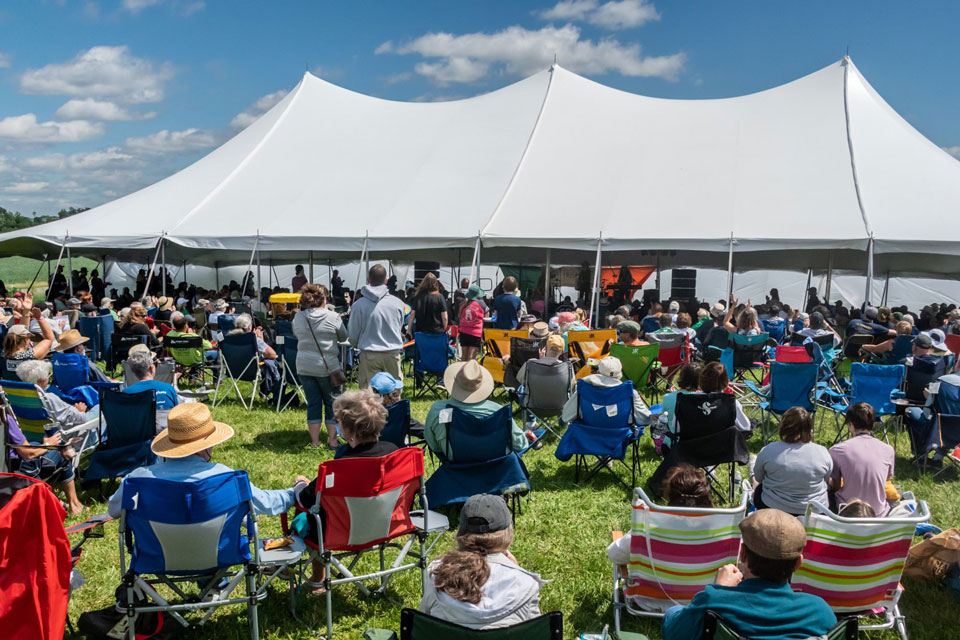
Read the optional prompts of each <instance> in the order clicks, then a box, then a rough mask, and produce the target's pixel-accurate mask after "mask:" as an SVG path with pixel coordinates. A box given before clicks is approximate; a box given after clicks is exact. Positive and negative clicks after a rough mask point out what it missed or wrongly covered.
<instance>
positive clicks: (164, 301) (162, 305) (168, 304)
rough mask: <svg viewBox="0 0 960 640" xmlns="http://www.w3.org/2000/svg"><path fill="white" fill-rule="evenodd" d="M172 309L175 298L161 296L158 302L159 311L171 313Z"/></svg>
mask: <svg viewBox="0 0 960 640" xmlns="http://www.w3.org/2000/svg"><path fill="white" fill-rule="evenodd" d="M171 308H173V298H168V297H167V296H160V298H159V299H158V300H157V309H158V310H159V311H169V310H170V309H171Z"/></svg>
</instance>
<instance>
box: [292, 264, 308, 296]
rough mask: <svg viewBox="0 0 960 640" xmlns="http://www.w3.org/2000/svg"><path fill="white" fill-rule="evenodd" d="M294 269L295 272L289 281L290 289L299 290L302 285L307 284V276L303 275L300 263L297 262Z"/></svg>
mask: <svg viewBox="0 0 960 640" xmlns="http://www.w3.org/2000/svg"><path fill="white" fill-rule="evenodd" d="M294 270H295V271H296V274H295V275H294V276H293V280H291V281H290V287H291V288H290V291H300V290H301V289H303V285H305V284H307V276H305V275H303V265H302V264H298V265H297V266H296V269H294Z"/></svg>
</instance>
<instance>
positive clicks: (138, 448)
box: [83, 390, 157, 483]
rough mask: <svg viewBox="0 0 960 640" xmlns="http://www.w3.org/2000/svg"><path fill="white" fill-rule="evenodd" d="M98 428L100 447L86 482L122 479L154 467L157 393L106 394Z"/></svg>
mask: <svg viewBox="0 0 960 640" xmlns="http://www.w3.org/2000/svg"><path fill="white" fill-rule="evenodd" d="M104 423H106V429H104ZM98 429H99V432H100V444H99V446H97V448H96V449H95V450H94V451H93V454H92V455H91V456H90V464H89V465H88V466H87V470H86V471H85V472H84V473H83V481H84V483H88V482H94V481H97V480H112V479H113V478H122V477H123V476H125V475H127V474H128V473H130V472H131V471H133V470H134V469H137V468H139V467H145V466H147V465H151V464H153V463H154V462H156V461H157V456H156V455H155V454H154V453H153V451H151V450H150V444H151V442H153V437H154V436H155V435H156V433H157V399H156V392H155V391H153V390H148V391H141V392H139V393H122V392H120V391H111V390H108V391H104V392H103V395H102V397H101V399H100V424H99V427H98Z"/></svg>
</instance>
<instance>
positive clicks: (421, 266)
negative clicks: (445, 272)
mask: <svg viewBox="0 0 960 640" xmlns="http://www.w3.org/2000/svg"><path fill="white" fill-rule="evenodd" d="M431 272H432V273H433V275H435V276H437V277H438V278H439V277H440V263H439V262H429V261H426V260H418V261H416V262H414V263H413V282H414V284H418V285H419V284H420V281H421V280H423V277H424V276H425V275H427V274H428V273H431Z"/></svg>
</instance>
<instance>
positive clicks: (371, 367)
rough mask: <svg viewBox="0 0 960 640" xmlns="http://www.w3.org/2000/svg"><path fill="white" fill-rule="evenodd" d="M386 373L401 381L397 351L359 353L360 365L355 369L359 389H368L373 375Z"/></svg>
mask: <svg viewBox="0 0 960 640" xmlns="http://www.w3.org/2000/svg"><path fill="white" fill-rule="evenodd" d="M381 371H386V372H387V373H389V374H390V375H392V376H393V377H394V378H396V379H397V380H403V369H402V368H401V367H400V352H399V351H361V352H360V364H359V366H358V367H357V382H358V383H359V384H360V388H361V389H367V388H369V387H370V379H371V378H373V376H374V375H376V374H378V373H380V372H381Z"/></svg>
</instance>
